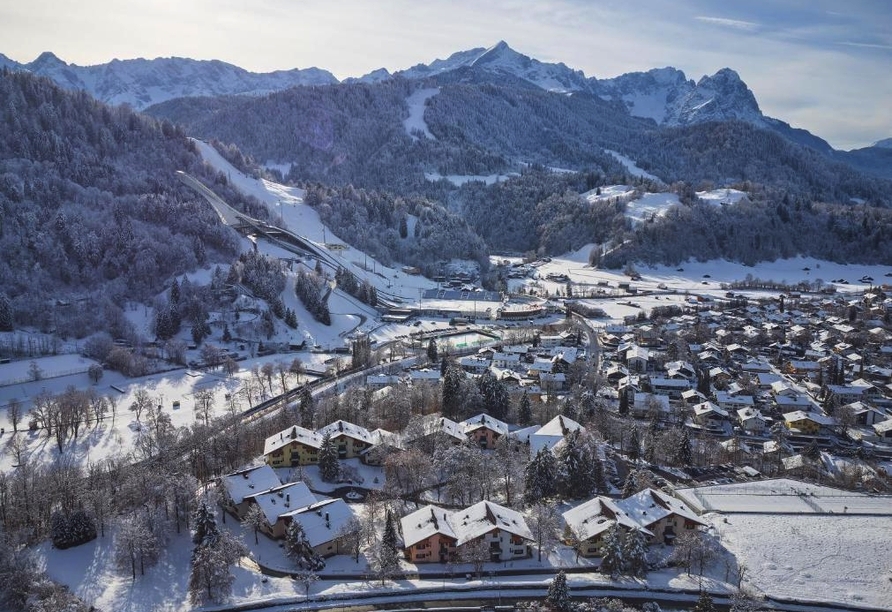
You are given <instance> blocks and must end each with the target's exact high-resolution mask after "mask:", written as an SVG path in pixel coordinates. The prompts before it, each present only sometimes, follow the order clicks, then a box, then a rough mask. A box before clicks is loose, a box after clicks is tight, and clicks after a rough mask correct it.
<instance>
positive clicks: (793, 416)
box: [784, 410, 836, 436]
mask: <svg viewBox="0 0 892 612" xmlns="http://www.w3.org/2000/svg"><path fill="white" fill-rule="evenodd" d="M784 424H785V425H786V426H787V429H789V430H791V431H797V432H799V433H801V434H805V435H810V436H815V435H818V434H820V433H821V432H822V431H823V430H824V429H827V428H830V427H832V426H833V425H835V424H836V420H835V419H833V418H832V417H828V416H824V415H823V414H817V413H814V412H803V411H801V410H797V411H795V412H788V413H787V414H785V415H784Z"/></svg>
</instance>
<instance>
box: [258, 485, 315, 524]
mask: <svg viewBox="0 0 892 612" xmlns="http://www.w3.org/2000/svg"><path fill="white" fill-rule="evenodd" d="M247 499H250V500H253V501H254V502H255V503H256V504H257V505H258V506H260V509H261V510H263V514H264V515H265V516H266V522H267V523H269V524H270V525H272V524H273V523H275V522H276V519H278V518H279V515H280V514H282V513H283V512H290V511H291V510H295V509H298V508H305V507H307V506H310V505H312V504H315V503H316V502H318V501H319V499H318V498H317V497H316V496H315V495H313V492H312V491H310V489H309V487H307V485H306V484H304V483H302V482H289V483H288V484H284V485H280V486H278V487H274V488H272V489H269V490H268V491H263V492H261V493H255V494H254V495H251V496H250V497H248V498H247Z"/></svg>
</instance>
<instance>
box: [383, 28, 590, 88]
mask: <svg viewBox="0 0 892 612" xmlns="http://www.w3.org/2000/svg"><path fill="white" fill-rule="evenodd" d="M464 67H473V68H475V69H478V70H481V71H484V72H489V73H493V74H495V75H497V76H499V75H510V76H513V77H516V78H518V79H521V80H524V81H527V82H529V83H532V84H533V85H535V86H537V87H541V88H542V89H545V90H547V91H557V92H571V91H589V83H588V81H587V79H586V78H585V75H584V74H583V73H582V72H581V71H579V70H573V69H571V68H568V67H567V66H566V65H564V64H562V63H557V64H548V63H545V62H540V61H539V60H537V59H533V58H531V57H529V56H527V55H524V54H522V53H518V52H517V51H515V50H514V49H512V48H511V47H509V46H508V43H506V42H505V41H503V40H502V41H499V42H498V43H497V44H496V45H494V46H492V47H490V48H489V49H483V48H477V49H471V50H469V51H459V52H458V53H453V54H452V55H450V56H449V57H448V58H447V59H445V60H441V59H437V60H434V61H433V62H431V63H430V65H424V64H418V65H417V66H413V67H412V68H409V69H408V70H403V71H401V72H397V73H396V74H398V75H400V76H402V77H404V78H407V79H421V78H427V77H431V76H435V75H439V74H443V73H446V72H451V71H453V70H458V69H459V68H464Z"/></svg>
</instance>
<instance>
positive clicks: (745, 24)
mask: <svg viewBox="0 0 892 612" xmlns="http://www.w3.org/2000/svg"><path fill="white" fill-rule="evenodd" d="M695 19H696V20H697V21H704V22H706V23H711V24H714V25H719V26H722V27H725V28H733V29H735V30H743V31H746V32H755V31H756V30H758V29H759V28H760V27H761V25H760V24H758V23H755V22H752V21H742V20H740V19H727V18H725V17H705V16H702V15H699V16H697V17H695Z"/></svg>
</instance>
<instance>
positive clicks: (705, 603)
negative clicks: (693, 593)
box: [691, 591, 717, 612]
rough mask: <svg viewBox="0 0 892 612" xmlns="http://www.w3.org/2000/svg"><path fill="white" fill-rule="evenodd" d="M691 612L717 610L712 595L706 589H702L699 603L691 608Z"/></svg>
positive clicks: (714, 611) (715, 611)
mask: <svg viewBox="0 0 892 612" xmlns="http://www.w3.org/2000/svg"><path fill="white" fill-rule="evenodd" d="M691 612H717V610H716V607H715V604H714V603H713V601H712V596H710V594H709V593H707V592H706V591H700V598H699V599H698V600H697V604H696V605H695V606H694V607H693V608H692V609H691Z"/></svg>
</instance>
